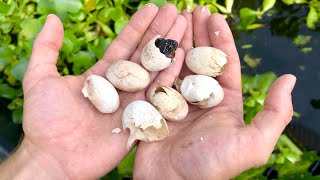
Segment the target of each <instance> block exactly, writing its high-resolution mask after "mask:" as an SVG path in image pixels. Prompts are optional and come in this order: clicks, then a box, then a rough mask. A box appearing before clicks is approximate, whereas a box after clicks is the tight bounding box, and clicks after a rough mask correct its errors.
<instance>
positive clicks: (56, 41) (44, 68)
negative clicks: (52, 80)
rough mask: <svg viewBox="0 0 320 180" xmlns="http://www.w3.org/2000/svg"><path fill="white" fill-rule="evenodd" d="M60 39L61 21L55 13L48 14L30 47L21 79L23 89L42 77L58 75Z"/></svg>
mask: <svg viewBox="0 0 320 180" xmlns="http://www.w3.org/2000/svg"><path fill="white" fill-rule="evenodd" d="M62 41H63V26H62V23H61V21H60V19H59V18H58V17H57V16H56V15H53V14H50V15H48V17H47V19H46V22H45V24H44V26H43V28H42V30H41V32H40V33H39V34H38V36H37V38H36V40H35V42H34V45H33V48H32V54H31V58H30V61H29V65H28V68H27V70H26V74H25V77H24V80H23V87H24V90H25V91H26V90H27V89H30V88H31V87H32V86H33V85H34V84H35V83H36V82H37V81H39V80H40V79H42V78H44V77H47V76H59V73H58V71H57V67H56V63H57V60H58V56H59V50H60V48H61V46H62Z"/></svg>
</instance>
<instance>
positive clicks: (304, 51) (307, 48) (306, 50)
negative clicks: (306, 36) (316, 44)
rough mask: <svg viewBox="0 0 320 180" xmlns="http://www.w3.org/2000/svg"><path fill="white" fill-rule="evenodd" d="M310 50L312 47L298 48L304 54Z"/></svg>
mask: <svg viewBox="0 0 320 180" xmlns="http://www.w3.org/2000/svg"><path fill="white" fill-rule="evenodd" d="M312 50H313V49H312V47H304V48H301V49H300V51H301V52H303V53H305V54H307V53H310V52H312Z"/></svg>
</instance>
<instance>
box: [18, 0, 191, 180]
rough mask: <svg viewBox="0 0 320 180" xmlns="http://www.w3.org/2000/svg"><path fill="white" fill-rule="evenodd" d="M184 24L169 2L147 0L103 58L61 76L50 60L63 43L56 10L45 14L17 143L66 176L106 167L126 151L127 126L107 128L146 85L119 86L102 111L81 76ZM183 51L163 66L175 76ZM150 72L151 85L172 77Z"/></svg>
mask: <svg viewBox="0 0 320 180" xmlns="http://www.w3.org/2000/svg"><path fill="white" fill-rule="evenodd" d="M168 17H171V19H170V20H168V21H167V24H166V25H162V27H161V28H158V27H157V26H158V25H159V24H158V21H160V20H161V21H162V19H168ZM186 25H187V24H186V21H185V19H184V17H183V16H181V15H180V16H178V13H177V10H176V8H175V7H174V6H173V5H171V4H168V5H166V6H165V7H164V8H162V9H158V8H157V7H156V6H155V5H153V4H148V5H146V6H144V7H143V8H142V9H140V10H139V11H138V12H137V13H136V14H135V15H134V16H133V17H132V18H131V20H130V22H129V24H128V25H127V26H126V27H125V28H124V30H123V31H122V32H121V34H120V35H119V36H118V37H117V38H116V39H115V41H114V42H113V43H112V44H111V45H110V46H109V48H108V50H107V51H106V53H105V55H104V58H103V60H100V61H99V62H97V64H96V65H94V66H93V67H92V68H90V69H89V70H88V71H86V72H85V73H84V74H82V75H80V76H64V77H61V76H59V74H58V72H57V68H56V65H55V63H56V61H57V58H58V55H59V49H60V48H61V45H62V39H63V27H62V24H61V22H60V20H59V19H58V18H57V17H56V16H53V15H51V16H48V19H47V21H46V24H45V26H44V28H43V30H42V31H41V32H40V34H39V36H38V37H37V39H36V41H35V44H34V47H33V53H32V56H31V60H30V63H29V66H28V69H27V72H26V75H25V78H24V82H23V88H24V95H25V101H24V103H25V104H24V107H25V109H24V121H23V130H24V133H25V137H24V140H23V142H22V147H23V148H26V149H32V150H30V151H33V150H34V151H37V152H39V153H41V154H43V155H44V156H45V157H46V159H48V162H51V163H52V164H55V167H57V169H60V170H61V172H63V173H64V174H65V176H66V177H65V178H70V179H96V178H99V177H101V176H103V175H104V174H106V173H107V172H109V171H111V170H112V169H113V168H114V167H116V166H117V164H118V163H119V162H120V161H121V160H122V159H123V158H124V157H125V156H126V155H127V154H128V153H129V152H130V150H127V146H126V143H127V139H128V135H129V133H128V131H127V132H121V133H119V134H114V133H112V130H113V129H114V128H122V125H121V117H122V113H123V110H124V108H125V107H126V105H127V104H128V103H130V102H132V101H134V100H138V99H140V100H145V99H146V97H145V94H146V91H147V90H148V89H146V90H144V91H141V92H137V93H126V92H119V95H120V101H121V105H120V108H119V109H118V110H117V111H116V112H115V113H112V114H102V113H100V112H99V111H98V110H97V109H96V108H95V107H94V106H93V105H92V104H91V102H90V101H89V100H88V99H87V98H84V96H83V95H82V93H81V89H82V87H83V84H84V82H85V79H86V77H87V76H88V75H90V74H97V75H101V76H105V75H104V74H105V69H106V67H107V66H108V64H110V63H111V62H112V61H114V60H118V59H125V60H130V61H134V62H138V61H140V58H139V57H140V54H141V51H142V48H143V47H144V45H145V44H146V43H147V42H148V41H149V40H150V39H151V38H153V37H154V36H155V35H157V34H160V35H162V36H165V37H166V38H171V39H176V40H177V41H180V40H181V38H182V36H183V33H184V31H185V28H186ZM177 32H179V33H181V34H179V33H177ZM177 34H178V35H177ZM183 56H184V54H183V51H182V50H181V49H178V50H177V52H176V56H175V58H176V59H177V61H176V62H175V63H174V64H173V68H172V69H173V70H172V69H170V68H169V69H168V70H166V71H163V72H168V71H170V72H172V73H173V75H174V76H177V75H178V73H179V70H180V67H181V65H182V62H183ZM175 67H177V68H175ZM175 69H178V70H177V71H175ZM150 75H151V79H152V81H151V83H150V87H154V86H155V85H156V84H158V83H153V81H155V82H163V83H164V84H166V83H167V82H169V83H171V82H173V81H174V76H173V77H171V79H169V80H168V79H167V76H166V75H165V73H151V74H150Z"/></svg>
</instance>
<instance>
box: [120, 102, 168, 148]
mask: <svg viewBox="0 0 320 180" xmlns="http://www.w3.org/2000/svg"><path fill="white" fill-rule="evenodd" d="M122 125H123V129H124V130H125V129H127V128H129V129H130V136H129V138H128V142H127V148H128V149H129V148H130V147H131V145H132V143H133V142H134V141H135V140H142V141H146V142H152V141H159V140H163V139H164V138H166V137H167V136H168V135H169V129H168V126H167V123H166V121H165V119H164V118H163V117H162V116H161V114H160V113H159V112H158V111H157V109H156V108H155V107H153V106H152V105H151V104H150V103H148V102H146V101H142V100H138V101H134V102H132V103H130V104H129V105H128V106H127V107H126V108H125V110H124V112H123V116H122Z"/></svg>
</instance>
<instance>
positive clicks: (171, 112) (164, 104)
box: [150, 86, 189, 121]
mask: <svg viewBox="0 0 320 180" xmlns="http://www.w3.org/2000/svg"><path fill="white" fill-rule="evenodd" d="M150 101H151V103H152V104H153V105H154V106H155V107H156V108H157V110H158V111H159V112H160V113H161V114H162V116H163V117H164V118H165V119H166V120H170V121H180V120H183V119H184V118H185V117H186V116H187V115H188V111H189V107H188V103H187V101H186V100H185V99H184V98H183V96H182V95H181V94H180V93H179V92H178V91H176V90H175V89H173V88H171V87H166V86H158V87H155V88H154V90H153V91H152V92H151V93H150Z"/></svg>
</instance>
